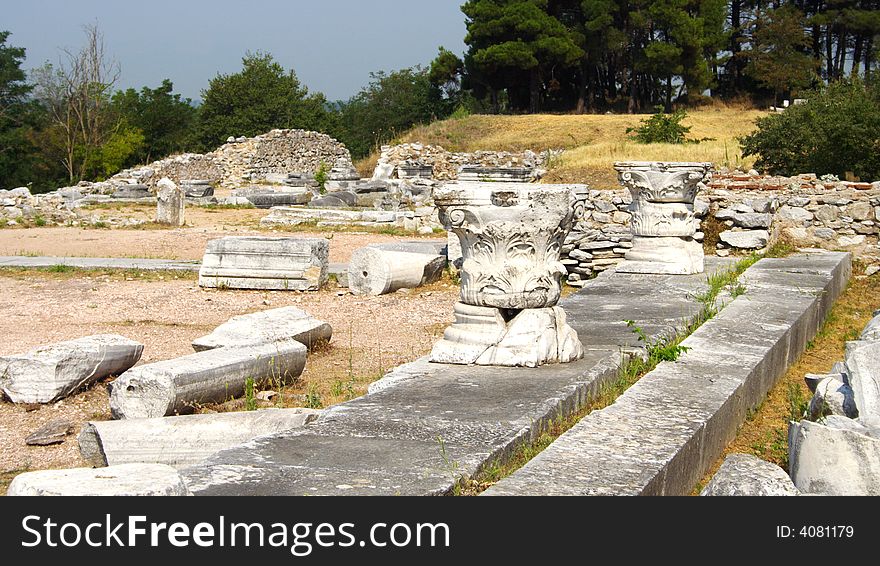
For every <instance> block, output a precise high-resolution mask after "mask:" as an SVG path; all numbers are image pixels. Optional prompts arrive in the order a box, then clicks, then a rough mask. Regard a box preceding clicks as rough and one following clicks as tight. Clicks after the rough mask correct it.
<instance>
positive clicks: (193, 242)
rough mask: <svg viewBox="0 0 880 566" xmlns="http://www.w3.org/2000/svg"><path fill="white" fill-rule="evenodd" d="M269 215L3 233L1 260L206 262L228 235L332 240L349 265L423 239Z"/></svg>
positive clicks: (335, 254) (220, 214) (132, 212)
mask: <svg viewBox="0 0 880 566" xmlns="http://www.w3.org/2000/svg"><path fill="white" fill-rule="evenodd" d="M268 213H269V211H267V210H257V209H232V210H224V209H208V208H197V207H191V208H187V212H186V223H187V225H186V226H185V227H183V228H177V229H157V228H150V229H112V230H110V229H87V230H86V229H82V228H64V227H51V228H50V227H44V228H15V229H12V228H6V229H0V255H43V256H60V257H129V258H151V259H177V260H196V259H202V256H203V255H204V253H205V245H206V244H207V242H208V240H213V239H215V238H222V237H224V236H246V235H261V236H293V237H303V238H308V237H319V238H329V239H330V243H331V245H330V261H331V262H340V263H343V262H348V260H349V258H350V257H351V253H352V252H353V251H354V250H356V249H358V248H360V247H363V246H365V245H367V244H370V243H381V242H394V241H405V240H416V239H423V238H422V237H420V236H416V235H411V236H391V235H384V234H374V233H364V232H286V231H284V230H278V229H273V230H267V229H260V228H259V222H260V219H261V218H263V217H264V216H266V215H267V214H268ZM94 214H96V215H98V216H100V217H101V218H107V217H108V216H112V217H116V218H140V219H143V220H146V221H150V220H153V219H154V217H155V209H154V207H151V206H136V205H125V206H118V207H116V208H114V209H94Z"/></svg>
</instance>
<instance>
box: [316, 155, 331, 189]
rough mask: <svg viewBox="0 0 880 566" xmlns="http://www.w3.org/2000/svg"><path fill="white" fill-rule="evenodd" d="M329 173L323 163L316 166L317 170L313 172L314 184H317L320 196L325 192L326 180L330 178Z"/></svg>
mask: <svg viewBox="0 0 880 566" xmlns="http://www.w3.org/2000/svg"><path fill="white" fill-rule="evenodd" d="M329 172H330V170H329V169H328V168H327V164H326V163H324V162H323V161H321V165H319V166H318V170H317V171H315V182H317V183H318V192H320V193H321V194H322V195H323V194H324V193H326V192H327V180H328V179H329V178H330V175H329Z"/></svg>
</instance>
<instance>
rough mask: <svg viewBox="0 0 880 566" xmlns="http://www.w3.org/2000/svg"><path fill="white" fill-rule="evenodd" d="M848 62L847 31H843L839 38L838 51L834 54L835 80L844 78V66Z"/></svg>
mask: <svg viewBox="0 0 880 566" xmlns="http://www.w3.org/2000/svg"><path fill="white" fill-rule="evenodd" d="M845 61H846V30H844V29H841V30H840V35H839V36H838V37H837V50H836V52H835V53H834V78H836V79H839V78H840V77H842V76H843V64H844V62H845Z"/></svg>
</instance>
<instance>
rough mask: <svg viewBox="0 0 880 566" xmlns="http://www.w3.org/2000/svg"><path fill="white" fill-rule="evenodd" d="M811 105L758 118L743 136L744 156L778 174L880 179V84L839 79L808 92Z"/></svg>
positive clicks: (864, 179)
mask: <svg viewBox="0 0 880 566" xmlns="http://www.w3.org/2000/svg"><path fill="white" fill-rule="evenodd" d="M805 98H806V99H807V103H806V104H800V105H797V106H792V107H790V108H788V109H787V110H786V111H785V112H784V113H782V114H773V115H771V116H767V117H765V118H759V119H758V121H757V125H758V129H757V130H756V131H755V132H753V133H752V134H749V135H747V136H745V137H743V138H741V139H740V143H741V144H742V148H743V156H744V157H745V156H747V155H755V156H757V157H758V160H757V163H756V165H757V167H758V168H761V169H764V170H766V171H769V172H770V173H772V174H775V175H797V174H799V173H815V174H817V175H820V176H821V175H829V174H831V175H836V176H838V177H840V178H843V177H844V176H845V175H846V173H847V172H852V173H853V174H854V175H855V176H856V177H858V178H860V179H861V180H863V181H870V180H874V181H876V180H880V84H878V83H876V82H875V83H873V84H866V83H864V82H863V81H861V80H859V79H852V80H845V81H839V82H835V83H833V84H831V85H829V86H827V87H825V88H823V89H821V90H817V91H811V92H809V93H807V94H806V95H805Z"/></svg>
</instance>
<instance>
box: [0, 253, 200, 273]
mask: <svg viewBox="0 0 880 566" xmlns="http://www.w3.org/2000/svg"><path fill="white" fill-rule="evenodd" d="M56 265H65V266H69V267H75V268H78V269H136V270H140V271H198V270H199V269H200V268H201V267H202V263H201V262H200V261H178V260H170V259H139V258H120V257H59V256H37V257H29V256H0V267H24V268H45V267H54V266H56Z"/></svg>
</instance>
